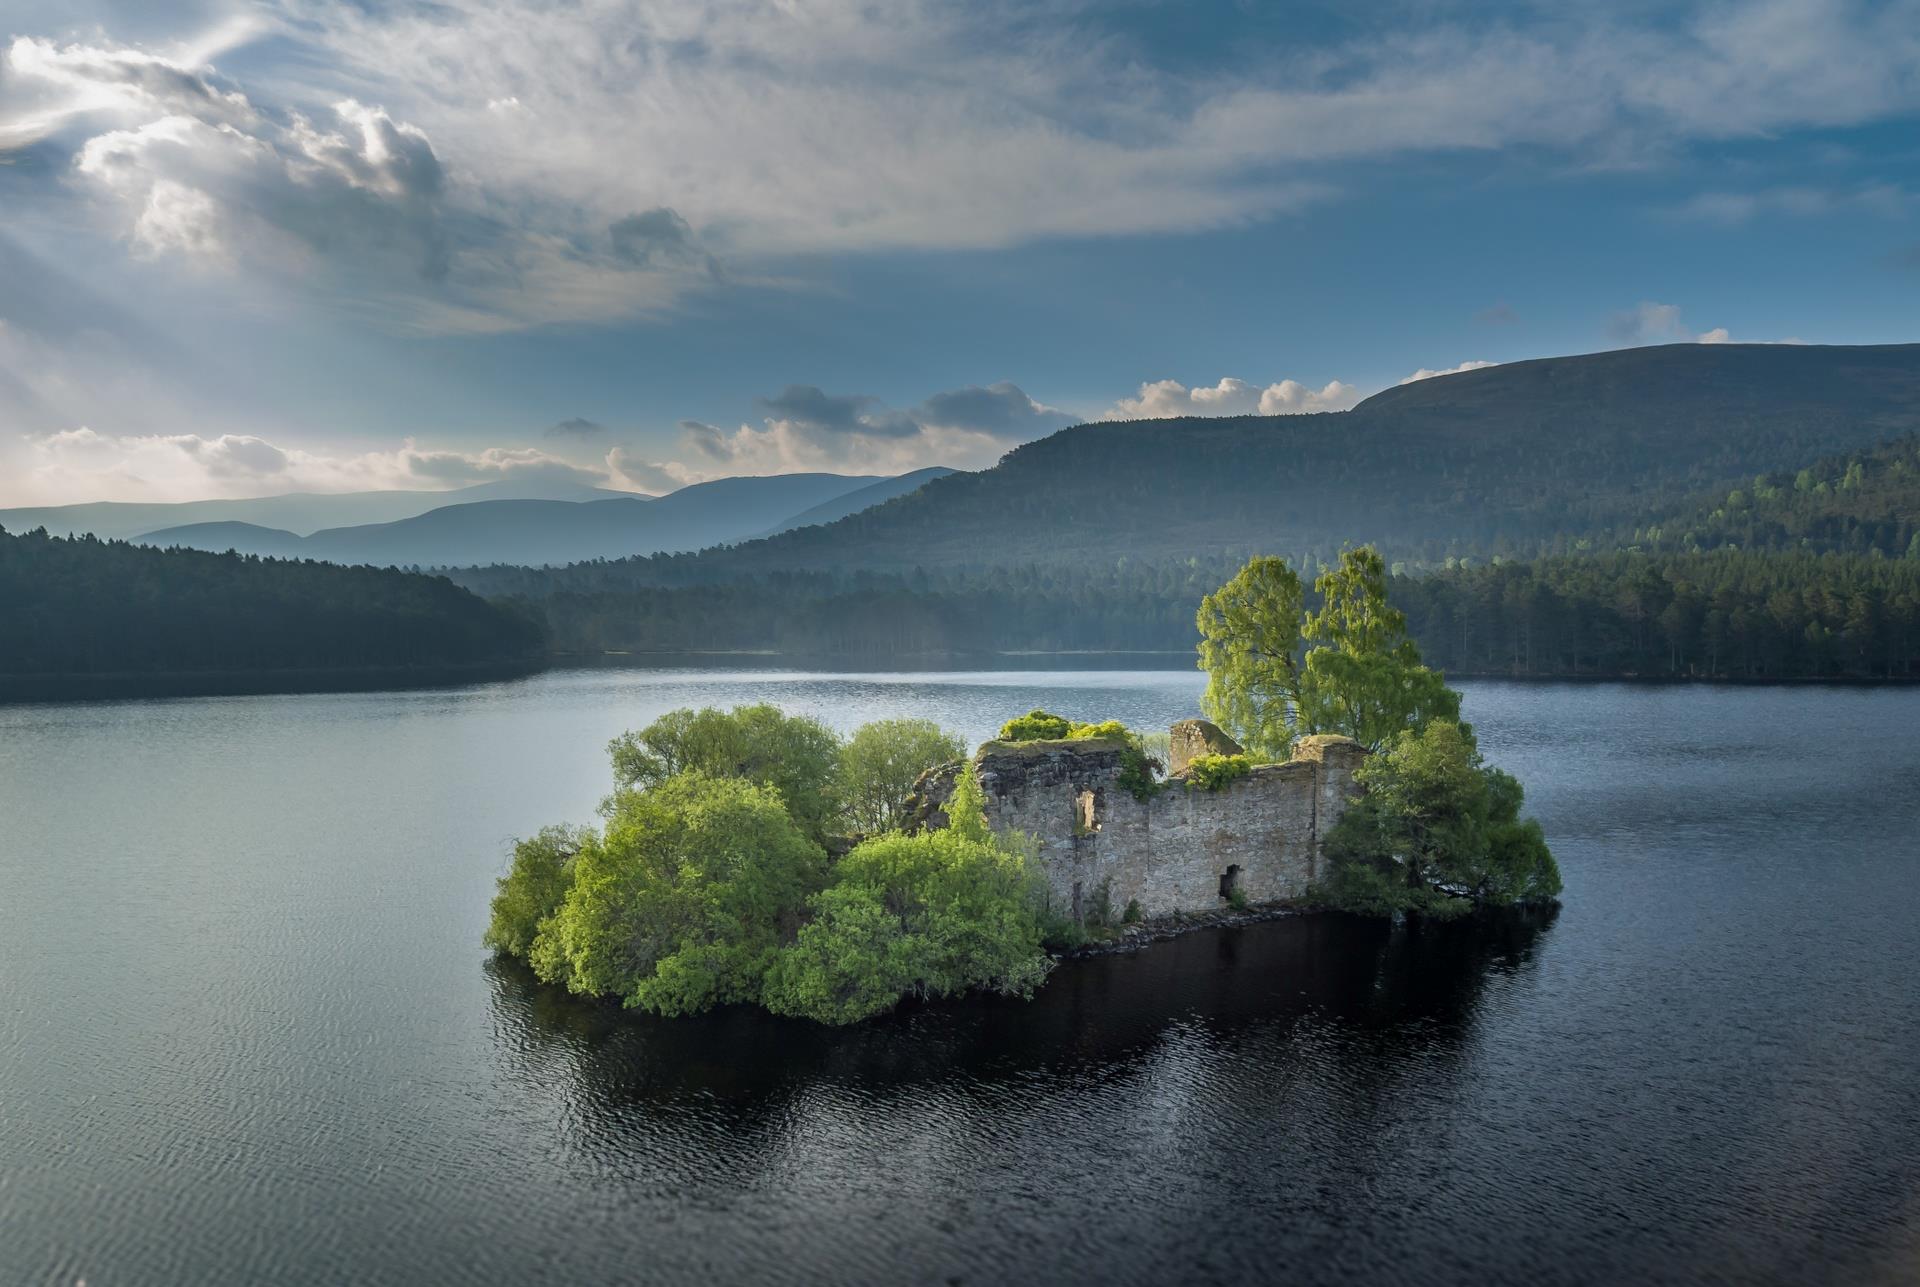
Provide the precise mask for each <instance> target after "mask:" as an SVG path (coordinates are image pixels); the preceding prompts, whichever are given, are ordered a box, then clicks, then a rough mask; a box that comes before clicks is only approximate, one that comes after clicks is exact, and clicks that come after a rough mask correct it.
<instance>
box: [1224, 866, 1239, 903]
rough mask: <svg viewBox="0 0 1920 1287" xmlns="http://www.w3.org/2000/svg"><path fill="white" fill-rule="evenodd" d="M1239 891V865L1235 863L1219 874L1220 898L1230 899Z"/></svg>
mask: <svg viewBox="0 0 1920 1287" xmlns="http://www.w3.org/2000/svg"><path fill="white" fill-rule="evenodd" d="M1239 889H1240V864H1239V863H1235V864H1234V865H1233V866H1231V867H1229V868H1227V869H1226V870H1225V871H1223V872H1221V873H1220V897H1222V898H1232V897H1233V896H1234V894H1235V893H1237V892H1238V891H1239Z"/></svg>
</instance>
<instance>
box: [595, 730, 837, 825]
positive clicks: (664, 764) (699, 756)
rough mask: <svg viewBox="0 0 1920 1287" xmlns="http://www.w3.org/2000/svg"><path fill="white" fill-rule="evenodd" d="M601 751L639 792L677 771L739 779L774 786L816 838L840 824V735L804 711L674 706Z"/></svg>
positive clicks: (617, 778) (623, 784)
mask: <svg viewBox="0 0 1920 1287" xmlns="http://www.w3.org/2000/svg"><path fill="white" fill-rule="evenodd" d="M607 750H608V752H609V753H610V754H611V755H612V757H613V777H614V782H615V784H616V785H617V786H618V787H620V788H622V789H626V790H642V791H644V790H646V789H648V788H650V787H653V786H656V785H658V784H659V783H661V782H665V781H667V780H668V779H670V778H673V777H675V776H677V775H679V774H682V773H704V774H706V775H707V776H709V777H716V778H741V779H744V780H745V781H748V782H757V783H759V784H760V785H762V786H767V787H771V788H773V790H774V791H775V792H776V793H778V795H779V797H780V800H781V802H782V803H783V804H784V805H785V806H786V807H787V810H788V812H790V813H791V814H792V815H793V820H794V821H795V822H797V823H799V824H800V827H801V829H802V830H804V831H805V832H806V833H807V834H808V835H809V836H811V837H813V838H814V839H815V840H825V839H826V838H827V837H829V836H831V835H833V834H834V833H835V831H836V830H837V828H838V826H839V822H840V818H841V813H842V804H841V796H840V783H841V771H840V735H839V734H837V733H835V732H834V731H833V730H832V729H830V728H828V727H827V726H826V725H825V724H822V723H821V722H820V721H819V720H817V719H814V718H812V717H811V716H807V715H788V714H787V713H786V712H784V711H782V710H781V709H780V708H779V707H777V706H772V705H768V704H766V703H761V704H759V705H754V706H736V707H734V708H733V709H732V710H730V711H723V710H718V709H716V708H714V707H706V708H703V709H701V710H690V709H681V710H676V711H669V712H668V713H667V714H665V715H662V716H661V717H660V718H659V719H657V720H655V721H654V722H653V723H651V724H649V725H647V727H645V728H644V729H641V730H640V731H639V732H637V733H622V734H621V735H620V736H619V737H616V738H614V739H613V741H612V742H611V743H610V744H609V745H608V747H607Z"/></svg>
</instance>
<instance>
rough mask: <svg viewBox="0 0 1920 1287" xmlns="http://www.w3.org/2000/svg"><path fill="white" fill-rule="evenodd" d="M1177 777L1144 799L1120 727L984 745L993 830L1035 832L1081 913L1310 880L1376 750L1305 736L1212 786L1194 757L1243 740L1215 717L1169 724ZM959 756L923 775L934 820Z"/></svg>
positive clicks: (1058, 890)
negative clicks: (1288, 754) (1198, 774)
mask: <svg viewBox="0 0 1920 1287" xmlns="http://www.w3.org/2000/svg"><path fill="white" fill-rule="evenodd" d="M1170 743H1171V753H1170V756H1169V763H1168V765H1167V768H1168V780H1167V782H1166V784H1165V785H1164V786H1163V787H1162V788H1161V789H1160V790H1158V791H1155V792H1152V793H1151V794H1148V795H1147V797H1146V798H1145V799H1141V798H1139V797H1138V796H1136V795H1135V793H1134V792H1133V791H1131V790H1129V789H1128V787H1127V786H1124V785H1122V784H1121V781H1120V779H1121V775H1122V773H1123V772H1124V771H1125V768H1126V751H1127V747H1126V745H1125V743H1124V742H1122V741H1121V740H1119V739H1116V738H1089V739H1086V740H1082V741H1041V742H988V743H987V744H986V745H985V746H982V747H981V748H980V752H979V754H978V755H976V756H975V757H974V766H975V770H976V772H977V774H978V776H979V779H980V787H981V790H982V791H983V792H984V793H985V795H986V814H987V823H988V825H989V826H991V827H992V828H993V829H994V830H995V831H1004V830H1011V831H1016V832H1024V833H1026V834H1027V835H1030V836H1032V837H1033V838H1034V839H1035V840H1036V841H1037V842H1038V843H1039V847H1040V861H1041V863H1042V865H1043V866H1044V868H1045V870H1046V876H1047V883H1048V886H1049V889H1050V891H1051V897H1052V899H1053V903H1054V906H1055V908H1056V909H1058V910H1060V911H1063V912H1068V913H1070V914H1071V915H1072V916H1073V917H1074V919H1075V920H1086V919H1089V918H1092V919H1100V918H1110V919H1113V920H1118V919H1119V918H1120V916H1121V915H1122V913H1123V911H1124V909H1125V908H1126V907H1127V905H1128V903H1130V902H1136V903H1138V904H1139V908H1140V912H1141V914H1142V915H1143V916H1146V917H1149V918H1152V917H1160V916H1169V915H1173V914H1175V913H1182V912H1185V913H1192V912H1201V911H1211V910H1215V909H1218V908H1221V907H1224V906H1228V905H1229V904H1230V903H1232V902H1234V901H1237V900H1236V898H1235V895H1236V894H1238V895H1239V896H1242V897H1244V898H1245V899H1246V900H1247V901H1248V902H1254V903H1262V902H1270V901H1273V900H1276V899H1283V898H1293V897H1297V896H1298V895H1300V894H1302V893H1304V892H1305V891H1306V889H1307V886H1308V884H1309V883H1311V882H1312V881H1313V880H1315V879H1316V878H1317V877H1318V876H1319V874H1320V845H1321V840H1322V838H1323V837H1324V836H1325V835H1326V833H1327V831H1328V830H1329V829H1330V828H1331V827H1332V826H1333V824H1334V823H1335V822H1336V821H1337V820H1338V819H1339V817H1340V815H1341V813H1342V812H1344V811H1345V809H1346V807H1347V801H1348V799H1349V798H1351V797H1352V796H1353V794H1354V793H1355V791H1356V790H1357V787H1356V786H1355V783H1354V771H1355V770H1356V769H1357V768H1359V766H1360V763H1361V761H1362V760H1363V759H1364V758H1365V757H1366V751H1365V750H1364V749H1363V748H1362V747H1361V746H1360V744H1359V743H1358V742H1355V741H1353V740H1352V739H1351V738H1345V737H1308V738H1302V739H1301V740H1300V742H1299V743H1298V744H1296V746H1295V748H1294V753H1293V758H1292V759H1290V760H1288V761H1286V762H1285V763H1283V764H1263V765H1256V766H1255V767H1254V768H1253V769H1252V770H1251V771H1250V772H1248V773H1247V775H1246V776H1244V777H1241V778H1237V779H1235V780H1233V781H1231V782H1228V783H1226V784H1225V785H1223V786H1221V787H1220V788H1219V789H1217V790H1207V789H1205V788H1203V787H1201V786H1198V785H1196V784H1194V783H1193V782H1192V781H1190V779H1189V777H1188V774H1187V769H1188V766H1189V765H1190V763H1191V761H1192V760H1193V758H1194V757H1195V756H1197V755H1202V754H1215V755H1231V754H1237V753H1239V752H1240V750H1241V748H1240V746H1239V745H1238V744H1237V743H1235V742H1234V741H1233V739H1231V738H1229V737H1228V736H1227V735H1226V734H1225V733H1223V732H1222V731H1221V730H1220V729H1219V728H1218V727H1217V726H1215V725H1213V724H1211V723H1209V722H1208V721H1206V720H1182V721H1181V722H1180V723H1178V724H1175V725H1174V726H1173V729H1172V730H1171V738H1170ZM957 771H958V770H957V766H950V767H949V768H948V769H947V770H945V771H944V772H943V773H940V774H939V775H938V776H937V777H934V778H932V779H930V780H929V781H927V782H925V783H923V787H922V795H921V798H922V809H923V812H924V818H925V821H926V822H927V823H929V824H930V825H942V824H944V821H945V818H944V815H943V814H941V813H940V806H942V805H944V803H945V801H946V799H947V797H948V796H949V795H950V794H951V793H952V790H953V780H954V777H955V775H956V774H957Z"/></svg>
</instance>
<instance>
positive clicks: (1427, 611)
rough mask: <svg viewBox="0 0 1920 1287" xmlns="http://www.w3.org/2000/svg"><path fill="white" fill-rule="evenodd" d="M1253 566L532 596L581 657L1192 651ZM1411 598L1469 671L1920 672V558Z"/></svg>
mask: <svg viewBox="0 0 1920 1287" xmlns="http://www.w3.org/2000/svg"><path fill="white" fill-rule="evenodd" d="M1314 566H1316V565H1314V564H1311V563H1309V564H1308V570H1309V571H1311V570H1313V568H1314ZM1234 570H1235V568H1234V567H1233V566H1232V565H1231V563H1230V562H1228V561H1225V560H1210V561H1204V562H1203V561H1199V560H1194V561H1191V562H1187V563H1182V564H1142V563H1132V564H1128V565H1126V566H1120V567H1115V568H1111V569H1107V570H1103V571H1099V572H1092V573H1076V572H1072V571H1068V570H1063V569H1059V568H1051V567H1043V566H1037V565H1030V566H1026V567H1021V568H1009V569H999V570H993V571H989V572H984V573H967V574H946V575H941V574H929V573H921V574H919V575H917V576H912V577H891V576H884V575H879V574H866V575H860V576H854V577H844V578H842V577H833V576H828V575H823V574H791V575H778V574H776V575H772V576H768V577H764V578H756V579H753V580H747V581H741V582H735V583H731V584H727V585H710V586H687V587H680V588H670V589H653V590H638V591H611V592H602V593H598V594H593V593H586V594H582V593H575V592H563V593H560V594H555V595H552V596H549V597H548V598H546V599H544V600H541V601H540V602H539V603H537V604H532V605H529V606H530V607H534V608H537V609H538V610H540V611H541V612H542V613H543V614H544V616H545V619H546V622H547V626H548V629H549V631H550V634H551V637H552V641H553V646H554V647H555V649H556V650H559V651H561V652H571V653H599V652H605V651H625V652H678V651H702V650H711V649H723V650H766V651H772V652H781V653H796V654H806V653H817V654H823V655H825V654H832V655H842V656H862V657H873V658H884V657H887V656H904V655H914V654H920V655H929V654H938V653H948V652H992V651H1028V650H1031V651H1066V652H1072V651H1107V650H1119V651H1127V650H1140V651H1165V652H1173V653H1185V652H1188V651H1189V650H1191V648H1192V647H1193V641H1194V624H1193V622H1194V611H1195V609H1196V608H1197V607H1198V606H1199V602H1200V599H1201V597H1202V596H1203V595H1205V594H1206V593H1207V592H1208V591H1210V590H1212V589H1213V588H1214V587H1215V586H1217V585H1219V584H1220V583H1222V582H1223V581H1225V580H1226V579H1227V578H1228V577H1230V576H1231V575H1232V574H1233V572H1234ZM1391 596H1392V601H1393V602H1394V603H1395V604H1396V605H1397V606H1398V607H1400V608H1401V609H1402V610H1404V611H1405V612H1406V613H1407V616H1408V619H1409V621H1410V623H1411V625H1412V628H1413V632H1414V635H1415V638H1416V639H1417V640H1418V642H1419V644H1420V648H1421V651H1422V653H1423V654H1424V655H1425V656H1426V657H1427V658H1428V660H1429V661H1431V662H1433V663H1434V664H1435V665H1437V666H1440V667H1443V668H1444V669H1446V670H1448V671H1449V672H1451V673H1454V674H1460V675H1469V674H1472V675H1514V676H1533V677H1549V676H1560V677H1575V676H1578V677H1612V676H1640V677H1646V678H1690V679H1739V680H1783V679H1840V678H1855V679H1889V678H1890V679H1908V678H1913V677H1915V676H1920V559H1907V558H1901V559H1889V558H1885V557H1878V556H1863V555H1845V554H1815V553H1800V552H1790V551H1778V552H1752V551H1738V550H1720V551H1710V552H1696V553H1658V552H1643V551H1623V552H1616V553H1611V554H1598V555H1584V556H1563V557H1557V558H1551V559H1545V560H1539V561H1534V562H1499V563H1488V564H1483V565H1477V566H1476V565H1472V564H1465V565H1462V564H1456V565H1455V566H1453V567H1452V568H1448V569H1442V570H1440V571H1437V572H1434V573H1431V574H1425V575H1418V576H1415V575H1407V574H1404V573H1402V574H1400V575H1396V576H1395V577H1394V578H1393V581H1392V589H1391Z"/></svg>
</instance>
